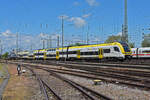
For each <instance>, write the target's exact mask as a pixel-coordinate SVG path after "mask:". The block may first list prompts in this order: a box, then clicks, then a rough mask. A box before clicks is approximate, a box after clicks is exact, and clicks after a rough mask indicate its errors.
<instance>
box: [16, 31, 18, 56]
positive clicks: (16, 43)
mask: <svg viewBox="0 0 150 100" xmlns="http://www.w3.org/2000/svg"><path fill="white" fill-rule="evenodd" d="M16 54H17V56H18V32H17V34H16Z"/></svg>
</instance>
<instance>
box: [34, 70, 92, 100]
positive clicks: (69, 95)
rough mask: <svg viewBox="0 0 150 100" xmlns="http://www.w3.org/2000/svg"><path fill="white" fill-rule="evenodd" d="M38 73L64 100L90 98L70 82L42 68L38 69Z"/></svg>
mask: <svg viewBox="0 0 150 100" xmlns="http://www.w3.org/2000/svg"><path fill="white" fill-rule="evenodd" d="M36 73H38V75H39V76H40V77H41V79H43V81H44V82H46V83H48V85H49V86H50V87H51V89H52V90H53V91H54V92H55V93H56V94H57V95H59V96H60V97H61V98H62V100H90V99H88V98H87V97H85V96H83V94H82V93H81V92H80V91H78V90H77V89H75V88H73V87H72V86H71V85H70V84H68V83H66V82H64V81H62V80H60V79H58V78H56V77H54V75H52V74H49V73H48V72H46V71H43V70H40V69H38V70H36ZM43 73H44V74H43Z"/></svg>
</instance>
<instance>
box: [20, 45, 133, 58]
mask: <svg viewBox="0 0 150 100" xmlns="http://www.w3.org/2000/svg"><path fill="white" fill-rule="evenodd" d="M28 55H29V56H28V57H25V56H23V55H20V56H19V58H22V59H44V60H47V59H49V60H50V59H55V60H62V59H66V60H76V59H78V60H81V59H86V60H93V59H95V60H96V59H118V60H124V59H130V58H131V57H132V52H131V48H130V47H129V46H128V44H127V43H123V42H114V43H104V44H95V45H82V46H67V47H63V48H49V49H40V50H34V51H33V52H32V53H30V54H28Z"/></svg>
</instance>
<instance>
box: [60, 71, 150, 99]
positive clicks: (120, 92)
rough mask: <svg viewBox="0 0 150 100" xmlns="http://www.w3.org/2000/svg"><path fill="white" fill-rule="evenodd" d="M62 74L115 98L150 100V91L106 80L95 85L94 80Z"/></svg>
mask: <svg viewBox="0 0 150 100" xmlns="http://www.w3.org/2000/svg"><path fill="white" fill-rule="evenodd" d="M60 75H62V76H64V77H66V78H68V79H71V80H73V81H75V82H77V83H79V84H82V85H84V86H87V87H89V88H91V89H93V90H95V91H97V92H99V93H102V94H104V95H106V96H109V97H111V98H113V99H114V100H150V91H145V90H140V89H137V88H130V87H128V86H124V85H117V84H112V83H105V82H101V83H100V84H99V85H94V81H93V80H91V79H86V78H81V77H76V76H71V75H64V74H60Z"/></svg>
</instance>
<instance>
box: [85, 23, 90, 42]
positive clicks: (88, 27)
mask: <svg viewBox="0 0 150 100" xmlns="http://www.w3.org/2000/svg"><path fill="white" fill-rule="evenodd" d="M89 30H90V28H89V25H88V30H87V42H86V43H87V44H89Z"/></svg>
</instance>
